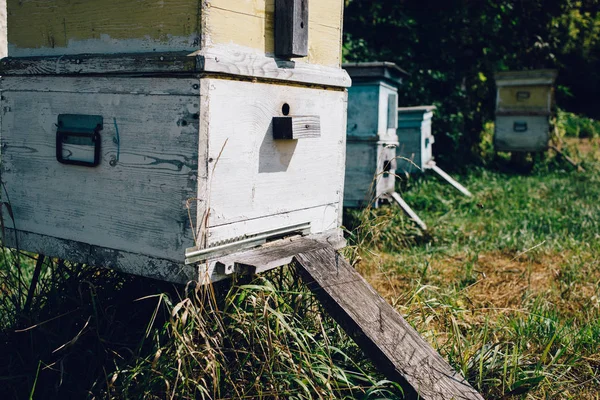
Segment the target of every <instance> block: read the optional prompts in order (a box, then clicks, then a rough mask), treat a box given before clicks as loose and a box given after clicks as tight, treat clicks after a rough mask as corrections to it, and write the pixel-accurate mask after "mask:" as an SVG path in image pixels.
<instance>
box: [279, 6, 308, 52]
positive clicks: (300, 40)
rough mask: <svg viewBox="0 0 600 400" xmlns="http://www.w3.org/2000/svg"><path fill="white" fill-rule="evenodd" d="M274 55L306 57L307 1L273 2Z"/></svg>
mask: <svg viewBox="0 0 600 400" xmlns="http://www.w3.org/2000/svg"><path fill="white" fill-rule="evenodd" d="M275 55H276V56H279V57H286V58H292V57H306V56H307V55H308V0H275Z"/></svg>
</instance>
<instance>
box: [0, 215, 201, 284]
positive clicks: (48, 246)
mask: <svg viewBox="0 0 600 400" xmlns="http://www.w3.org/2000/svg"><path fill="white" fill-rule="evenodd" d="M8 225H10V224H8ZM4 245H5V246H7V247H11V248H19V249H27V250H28V251H31V252H33V253H40V254H45V255H47V256H49V257H58V258H62V259H65V260H69V261H72V262H78V263H84V264H88V265H94V266H100V267H106V268H111V269H116V270H118V271H122V272H126V273H128V274H134V275H139V276H145V277H147V278H153V279H159V280H163V281H168V282H173V283H180V284H186V283H188V282H189V281H195V280H197V279H198V267H197V266H186V265H184V264H183V262H176V261H173V260H168V259H165V258H160V257H150V256H146V255H142V254H139V253H130V252H126V251H121V250H115V249H108V248H102V247H99V246H93V245H90V244H88V243H83V242H78V241H73V240H64V239H59V238H55V237H51V236H46V235H40V234H37V233H33V232H24V231H21V230H19V231H15V230H13V229H12V228H9V229H6V234H5V242H4Z"/></svg>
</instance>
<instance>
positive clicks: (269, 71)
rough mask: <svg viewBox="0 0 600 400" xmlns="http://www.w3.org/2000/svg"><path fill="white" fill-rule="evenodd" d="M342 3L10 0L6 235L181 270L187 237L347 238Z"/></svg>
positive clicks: (38, 245) (12, 240)
mask: <svg viewBox="0 0 600 400" xmlns="http://www.w3.org/2000/svg"><path fill="white" fill-rule="evenodd" d="M280 3H281V4H284V5H286V6H287V7H288V9H287V11H286V10H283V11H281V9H280V8H278V9H277V10H276V9H275V8H276V7H279V6H280ZM342 8H343V4H342V1H341V0H319V1H315V0H286V1H283V2H281V1H280V0H277V1H276V2H275V3H274V2H273V1H267V0H258V1H253V2H249V1H238V0H213V1H202V2H198V1H192V0H165V1H161V2H155V1H150V0H142V1H137V2H123V1H118V0H88V1H85V2H71V1H69V0H54V1H48V2H45V3H44V7H41V6H40V2H39V1H36V0H8V15H9V17H8V48H9V50H8V52H9V58H7V59H5V60H3V62H2V64H3V65H2V69H3V78H2V86H1V88H2V125H1V135H2V180H3V182H4V183H5V187H6V194H7V196H5V200H4V201H8V202H10V205H11V209H12V213H13V215H14V225H11V223H10V222H8V223H7V224H6V225H7V226H12V228H13V229H9V230H8V232H7V234H6V241H7V244H9V245H11V246H17V245H18V246H19V247H20V248H21V249H24V250H28V251H33V252H38V253H43V254H46V255H49V256H56V257H61V258H65V259H69V260H73V261H77V262H84V263H89V264H95V265H104V266H108V267H111V268H115V269H120V270H123V271H126V272H130V273H134V274H139V275H144V276H150V277H154V278H159V279H165V280H171V281H177V282H185V281H187V280H189V279H197V275H198V269H197V268H196V267H195V266H193V265H184V261H185V253H186V249H188V248H194V247H195V248H196V249H197V250H198V252H200V253H202V256H197V257H196V259H200V258H201V257H204V258H206V259H210V257H212V256H213V255H216V252H212V250H211V249H219V250H218V253H219V254H223V253H228V252H231V251H233V249H236V248H239V247H240V246H244V245H252V243H254V242H253V240H252V237H260V238H262V239H266V240H269V239H271V238H276V237H281V236H284V235H291V234H305V235H306V234H308V235H312V236H314V237H327V238H329V240H330V241H331V242H332V243H334V244H338V245H341V244H342V243H343V238H342V235H341V231H340V224H341V211H342V194H343V177H344V172H343V171H344V165H345V164H344V163H345V157H344V155H345V151H344V149H345V130H346V128H345V127H346V105H347V104H346V99H347V93H346V89H345V88H346V87H348V86H349V85H350V79H349V77H348V76H347V74H346V73H345V72H344V71H343V70H342V69H341V68H340V59H341V35H342V31H341V20H342ZM286 18H287V19H286ZM281 21H283V22H281ZM290 21H291V22H290ZM288 22H289V23H290V24H292V23H293V24H292V25H290V24H288ZM286 29H287V30H288V32H287V33H286V32H283V33H281V32H280V31H281V30H283V31H286ZM276 30H277V34H275V31H276ZM290 30H292V31H291V33H290ZM282 38H283V39H282ZM290 38H291V39H290ZM284 39H285V40H288V39H289V40H288V42H285V40H284ZM286 49H287V50H286ZM286 51H287V53H286ZM94 164H97V165H94ZM4 220H5V221H7V216H6V214H4ZM238 245H239V246H238ZM209 273H210V274H212V275H211V277H212V278H213V280H216V279H220V277H221V276H220V275H219V272H217V271H212V270H211V271H210V272H209Z"/></svg>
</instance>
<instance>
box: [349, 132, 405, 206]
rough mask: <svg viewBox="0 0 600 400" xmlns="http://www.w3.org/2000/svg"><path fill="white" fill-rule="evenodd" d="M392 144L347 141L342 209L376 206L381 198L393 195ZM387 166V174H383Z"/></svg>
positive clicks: (391, 142)
mask: <svg viewBox="0 0 600 400" xmlns="http://www.w3.org/2000/svg"><path fill="white" fill-rule="evenodd" d="M397 146H398V142H395V141H368V140H353V139H352V138H348V142H347V144H346V160H347V161H346V177H345V182H346V183H345V186H344V206H345V207H363V206H366V205H368V204H371V203H372V204H373V205H374V206H377V205H378V201H375V203H373V200H378V199H380V198H381V197H382V196H383V195H384V194H389V193H392V192H393V191H394V185H395V176H396V147H397ZM387 163H389V167H388V169H387V172H384V168H385V166H386V164H387Z"/></svg>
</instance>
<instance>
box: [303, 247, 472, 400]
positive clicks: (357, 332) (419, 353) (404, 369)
mask: <svg viewBox="0 0 600 400" xmlns="http://www.w3.org/2000/svg"><path fill="white" fill-rule="evenodd" d="M294 259H295V261H296V263H297V265H298V266H299V271H300V273H301V274H302V276H303V278H304V279H305V280H306V282H307V285H308V287H309V288H310V289H311V290H312V291H313V292H314V293H315V295H316V296H317V298H318V299H319V300H320V301H321V302H322V303H323V306H324V307H325V309H326V310H327V311H328V312H329V313H330V314H331V316H332V317H333V318H334V319H335V320H336V321H337V322H338V323H339V324H340V325H341V326H342V328H344V330H345V331H346V332H347V333H348V334H349V335H350V336H351V337H352V338H353V339H354V340H355V341H356V343H357V344H358V345H359V346H360V347H361V348H362V349H363V351H364V352H365V354H367V356H369V357H371V358H372V360H373V362H374V363H375V364H376V365H377V366H378V368H380V369H381V371H382V372H383V373H384V374H386V375H387V376H388V378H389V379H392V380H394V381H396V382H399V383H400V384H402V385H403V387H404V388H405V394H406V396H407V398H412V399H415V398H419V399H426V400H438V399H439V400H442V399H444V400H450V399H457V400H458V399H479V400H482V399H483V398H482V397H481V395H480V394H479V393H477V391H476V390H475V389H473V388H472V387H471V386H470V385H469V383H468V382H467V381H466V380H465V379H464V378H463V377H462V376H461V375H460V374H459V373H457V372H456V371H454V369H453V368H452V367H451V366H450V365H449V364H448V363H447V362H446V361H445V360H444V359H443V358H442V357H441V356H440V355H439V354H438V353H437V352H436V351H435V350H434V349H433V348H432V347H431V346H430V345H429V344H428V343H427V342H426V341H425V340H424V339H423V338H421V337H420V336H419V334H418V333H417V331H416V330H415V329H413V328H412V327H411V326H410V325H409V324H408V323H407V322H406V321H405V320H404V319H403V318H402V316H401V315H400V314H399V313H398V312H397V311H396V310H395V309H394V308H393V307H392V306H390V305H389V304H388V303H387V302H386V301H385V300H384V299H383V298H382V297H381V296H379V294H377V292H376V291H375V290H374V289H373V288H372V287H371V286H370V285H369V284H368V283H367V281H366V280H365V279H364V278H363V277H362V276H361V275H360V274H359V273H358V272H356V270H354V268H352V266H351V265H350V264H348V262H347V261H345V260H344V258H343V257H342V256H340V255H339V254H338V253H337V252H336V251H335V250H334V249H332V248H331V247H325V248H320V249H314V250H310V251H307V252H304V253H300V254H298V255H296V257H294Z"/></svg>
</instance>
